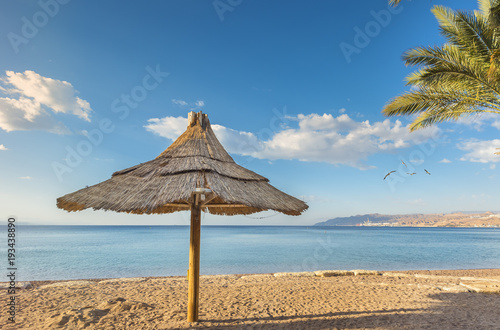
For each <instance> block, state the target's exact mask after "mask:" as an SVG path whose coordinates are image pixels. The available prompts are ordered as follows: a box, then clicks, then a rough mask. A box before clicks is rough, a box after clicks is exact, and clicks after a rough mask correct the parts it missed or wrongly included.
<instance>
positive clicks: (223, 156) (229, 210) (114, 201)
mask: <svg viewBox="0 0 500 330" xmlns="http://www.w3.org/2000/svg"><path fill="white" fill-rule="evenodd" d="M268 181H269V180H268V179H266V178H264V177H263V176H260V175H258V174H256V173H254V172H252V171H250V170H247V169H245V168H243V167H241V166H239V165H237V164H236V163H235V162H234V160H233V159H232V158H231V156H229V154H228V153H227V152H226V150H224V148H223V147H222V145H221V144H220V142H219V140H217V138H216V136H215V134H214V132H213V131H212V128H211V127H210V122H209V121H208V117H207V115H206V114H203V113H202V112H201V111H200V112H198V113H195V112H190V113H189V117H188V127H187V130H186V131H185V132H184V133H183V134H182V135H181V136H180V137H179V138H178V139H177V140H175V142H174V143H172V144H171V145H170V147H168V148H167V149H166V150H165V151H164V152H162V153H161V154H160V155H159V156H158V157H156V158H155V159H153V160H151V161H149V162H146V163H142V164H139V165H136V166H132V167H130V168H127V169H124V170H121V171H118V172H115V173H113V175H112V177H111V179H109V180H106V181H104V182H101V183H99V184H96V185H94V186H91V187H87V188H84V189H81V190H78V191H76V192H73V193H71V194H67V195H65V196H62V197H60V198H58V199H57V207H59V208H61V209H64V210H66V211H81V210H84V209H86V208H93V209H94V210H111V211H116V212H126V213H134V214H160V213H172V212H176V211H183V210H191V231H190V249H189V273H188V278H189V290H188V291H189V292H188V321H189V322H195V321H197V320H198V298H199V265H200V213H201V211H204V212H208V213H212V214H221V215H236V214H251V213H255V212H260V211H265V210H275V211H278V212H281V213H284V214H288V215H300V214H301V213H302V212H303V211H305V210H306V209H307V208H308V206H307V205H306V204H305V203H304V202H303V201H301V200H299V199H297V198H294V197H292V196H290V195H287V194H285V193H283V192H281V191H280V190H278V189H276V188H274V187H273V186H271V185H270V184H269V183H268Z"/></svg>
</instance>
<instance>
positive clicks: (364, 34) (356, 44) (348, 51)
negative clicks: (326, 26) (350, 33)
mask: <svg viewBox="0 0 500 330" xmlns="http://www.w3.org/2000/svg"><path fill="white" fill-rule="evenodd" d="M402 11H403V6H401V5H400V6H397V7H393V6H391V5H388V6H387V9H382V10H379V11H375V10H371V11H370V15H371V17H373V20H371V21H368V22H367V23H366V24H365V26H364V27H362V28H360V27H359V26H355V27H354V32H355V34H354V38H353V40H352V44H351V43H347V42H341V43H340V45H339V46H340V50H341V51H342V54H343V55H344V58H345V60H346V61H347V63H351V62H352V56H353V55H354V54H359V53H361V50H362V49H364V48H366V47H368V45H369V44H370V42H371V41H372V39H373V38H375V37H377V36H378V35H379V34H380V32H382V29H383V28H386V27H387V26H388V25H389V24H390V23H391V20H392V16H393V15H398V14H400V13H401V12H402Z"/></svg>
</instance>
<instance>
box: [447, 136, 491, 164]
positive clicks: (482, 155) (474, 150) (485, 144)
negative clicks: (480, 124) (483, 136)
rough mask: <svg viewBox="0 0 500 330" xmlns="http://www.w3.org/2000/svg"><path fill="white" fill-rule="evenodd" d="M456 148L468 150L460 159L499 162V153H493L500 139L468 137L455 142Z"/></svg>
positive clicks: (477, 161)
mask: <svg viewBox="0 0 500 330" xmlns="http://www.w3.org/2000/svg"><path fill="white" fill-rule="evenodd" d="M457 147H458V149H460V150H464V151H468V153H466V154H465V155H464V156H463V157H462V158H460V160H463V161H469V162H476V163H490V162H492V163H494V162H500V155H495V152H497V151H498V150H496V148H500V140H498V139H495V140H490V141H481V140H477V139H470V140H467V141H464V142H462V143H459V144H457Z"/></svg>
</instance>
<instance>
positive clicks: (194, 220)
mask: <svg viewBox="0 0 500 330" xmlns="http://www.w3.org/2000/svg"><path fill="white" fill-rule="evenodd" d="M195 197H198V196H195ZM200 214H201V210H200V204H199V201H198V198H194V199H193V202H192V204H191V231H190V243H189V274H188V280H189V288H188V313H187V320H188V322H197V321H198V307H199V297H200V227H201V219H200Z"/></svg>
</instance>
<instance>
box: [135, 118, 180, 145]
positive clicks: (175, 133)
mask: <svg viewBox="0 0 500 330" xmlns="http://www.w3.org/2000/svg"><path fill="white" fill-rule="evenodd" d="M148 123H149V124H148V125H146V126H144V127H145V128H146V129H147V130H148V131H150V132H153V133H156V134H158V135H160V136H163V137H165V138H167V139H170V140H175V139H177V138H178V137H179V136H180V135H181V134H182V133H184V131H185V130H186V128H187V124H188V120H187V118H182V117H165V118H161V119H160V118H151V119H149V120H148Z"/></svg>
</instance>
